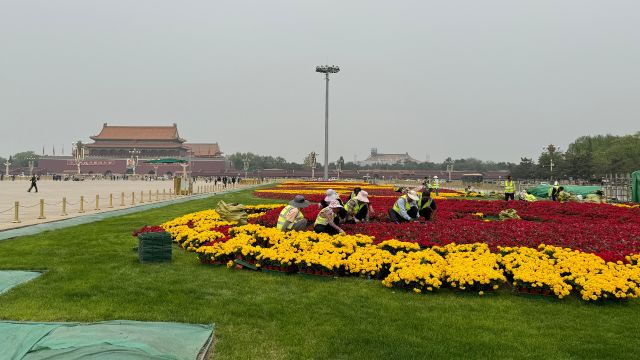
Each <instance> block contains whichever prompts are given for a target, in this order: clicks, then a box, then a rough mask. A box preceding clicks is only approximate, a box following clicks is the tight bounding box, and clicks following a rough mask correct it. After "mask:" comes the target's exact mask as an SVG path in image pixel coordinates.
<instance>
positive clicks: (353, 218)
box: [344, 190, 373, 223]
mask: <svg viewBox="0 0 640 360" xmlns="http://www.w3.org/2000/svg"><path fill="white" fill-rule="evenodd" d="M344 208H345V210H346V211H347V222H351V223H353V222H356V223H358V222H361V221H363V222H366V221H369V212H371V211H373V208H371V206H370V205H369V193H367V192H366V191H364V190H360V191H358V194H357V195H356V196H355V197H354V198H352V199H350V200H349V201H347V203H346V204H344Z"/></svg>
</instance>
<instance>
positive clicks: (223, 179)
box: [222, 176, 227, 189]
mask: <svg viewBox="0 0 640 360" xmlns="http://www.w3.org/2000/svg"><path fill="white" fill-rule="evenodd" d="M222 185H224V188H225V189H226V188H227V177H226V176H223V177H222Z"/></svg>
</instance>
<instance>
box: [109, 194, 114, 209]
mask: <svg viewBox="0 0 640 360" xmlns="http://www.w3.org/2000/svg"><path fill="white" fill-rule="evenodd" d="M112 207H113V194H109V208H112Z"/></svg>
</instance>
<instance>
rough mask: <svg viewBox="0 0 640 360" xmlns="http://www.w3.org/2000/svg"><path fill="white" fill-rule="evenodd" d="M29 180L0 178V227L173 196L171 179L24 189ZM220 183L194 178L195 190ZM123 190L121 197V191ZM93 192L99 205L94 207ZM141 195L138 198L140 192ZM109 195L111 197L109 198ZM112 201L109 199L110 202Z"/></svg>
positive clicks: (61, 183)
mask: <svg viewBox="0 0 640 360" xmlns="http://www.w3.org/2000/svg"><path fill="white" fill-rule="evenodd" d="M29 186H30V182H29V181H25V180H16V181H1V182H0V230H6V229H11V228H16V227H21V226H26V225H32V224H38V223H43V222H48V221H56V220H62V219H67V218H71V217H77V216H82V215H86V214H95V213H99V212H104V211H111V210H115V209H123V208H128V207H133V206H140V205H144V204H148V203H151V202H161V201H168V200H170V199H172V198H174V196H172V195H170V192H171V193H173V190H172V189H173V181H169V180H159V181H142V180H137V181H136V180H116V181H111V180H86V181H50V180H47V181H44V180H43V181H40V182H38V190H39V192H37V193H36V192H34V191H33V190H32V191H31V192H30V193H29V192H27V189H28V188H29ZM221 190H223V189H222V186H221V185H220V184H219V185H218V187H217V188H216V187H214V185H213V183H205V182H197V183H195V184H194V192H199V193H203V192H215V191H221ZM123 194H124V201H122V195H123ZM96 195H97V196H98V209H96ZM142 195H143V196H144V197H143V198H141V196H142ZM110 196H111V197H112V201H110ZM65 197H66V202H67V206H66V215H63V198H65ZM81 197H83V199H84V205H83V209H82V210H83V211H84V212H80V211H81V209H80V199H81ZM41 200H44V216H45V219H38V218H39V217H40V201H41ZM16 201H17V202H19V207H18V209H19V212H18V219H19V221H20V222H19V223H16V222H14V220H15V202H16ZM110 202H111V203H110Z"/></svg>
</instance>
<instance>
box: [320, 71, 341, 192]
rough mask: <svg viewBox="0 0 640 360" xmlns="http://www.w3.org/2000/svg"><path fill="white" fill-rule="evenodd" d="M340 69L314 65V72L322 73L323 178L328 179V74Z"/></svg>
mask: <svg viewBox="0 0 640 360" xmlns="http://www.w3.org/2000/svg"><path fill="white" fill-rule="evenodd" d="M338 71H340V67H338V66H335V65H322V66H316V72H319V73H323V74H324V78H325V82H326V87H325V103H324V179H325V180H329V74H335V73H337V72H338Z"/></svg>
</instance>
